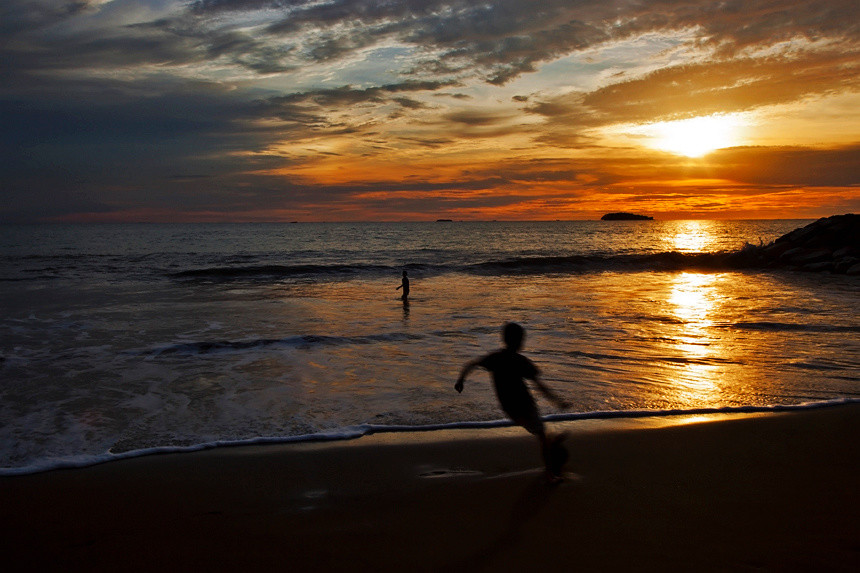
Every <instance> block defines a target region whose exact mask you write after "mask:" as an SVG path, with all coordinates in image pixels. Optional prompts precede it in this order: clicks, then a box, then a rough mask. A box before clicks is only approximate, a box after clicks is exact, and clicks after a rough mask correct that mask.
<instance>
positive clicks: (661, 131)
mask: <svg viewBox="0 0 860 573" xmlns="http://www.w3.org/2000/svg"><path fill="white" fill-rule="evenodd" d="M741 127H742V122H741V120H740V118H739V117H738V116H737V115H710V116H704V117H694V118H691V119H684V120H679V121H661V122H659V123H653V124H650V125H646V126H643V127H642V128H641V129H640V130H638V131H639V133H641V134H642V135H645V136H647V137H649V138H651V141H650V142H649V145H650V146H651V147H654V148H656V149H661V150H663V151H668V152H670V153H675V154H677V155H686V156H687V157H701V156H702V155H705V154H706V153H710V152H711V151H714V150H715V149H722V148H725V147H733V146H736V145H738V144H739V143H740V131H741Z"/></svg>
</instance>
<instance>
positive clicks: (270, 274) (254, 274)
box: [169, 264, 395, 281]
mask: <svg viewBox="0 0 860 573" xmlns="http://www.w3.org/2000/svg"><path fill="white" fill-rule="evenodd" d="M392 270H395V269H394V267H390V266H387V265H370V264H331V265H318V264H304V265H251V266H224V267H209V268H205V269H191V270H186V271H179V272H175V273H171V274H170V275H169V276H171V277H173V278H177V279H202V280H212V281H229V280H243V279H245V280H251V279H258V278H275V279H277V278H293V277H303V276H315V275H355V274H369V273H384V272H391V271H392Z"/></svg>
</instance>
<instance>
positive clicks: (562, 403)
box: [532, 374, 570, 409]
mask: <svg viewBox="0 0 860 573" xmlns="http://www.w3.org/2000/svg"><path fill="white" fill-rule="evenodd" d="M532 380H533V381H534V383H535V386H537V388H538V390H540V391H541V393H542V394H543V395H544V396H546V397H547V398H549V399H550V400H552V401H553V402H555V405H556V406H558V407H559V408H562V409H566V408H568V407H570V403H569V402H568V401H567V400H565V399H564V398H562V397H561V396H559V395H558V394H556V393H555V392H554V391H553V390H552V389H550V387H549V386H547V385H546V384H544V383H543V382H541V379H540V375H538V374H535V377H534V378H532Z"/></svg>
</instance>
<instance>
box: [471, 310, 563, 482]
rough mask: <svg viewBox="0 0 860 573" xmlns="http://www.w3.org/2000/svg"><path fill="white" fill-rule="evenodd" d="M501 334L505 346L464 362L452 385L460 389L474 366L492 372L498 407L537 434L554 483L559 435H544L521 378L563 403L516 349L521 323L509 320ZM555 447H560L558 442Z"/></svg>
mask: <svg viewBox="0 0 860 573" xmlns="http://www.w3.org/2000/svg"><path fill="white" fill-rule="evenodd" d="M502 337H503V339H504V342H505V347H504V348H502V349H501V350H497V351H496V352H492V353H490V354H488V355H486V356H484V357H483V358H477V359H475V360H472V361H471V362H469V363H467V364H466V365H465V366H464V367H463V370H462V372H460V378H459V379H458V380H457V383H456V384H455V385H454V389H455V390H457V392H462V391H463V383H464V382H465V380H466V376H468V375H469V372H471V371H472V370H473V369H474V368H475V367H477V366H481V367H482V368H486V369H487V370H489V371H490V373H491V374H492V376H493V385H494V386H495V388H496V396H497V397H498V399H499V403H500V404H501V406H502V409H503V410H504V411H505V413H506V414H507V415H508V417H510V419H511V420H513V421H514V422H515V423H516V424H519V425H520V426H522V427H523V428H525V429H526V430H528V431H529V433H531V434H533V435H535V436H536V437H537V439H538V441H539V442H540V447H541V457H542V458H543V461H544V465H545V466H546V476H547V479H548V481H549V482H550V483H558V482H559V481H561V480H562V477H561V475H559V474H560V472H561V468H560V467H557V466H558V465H559V464H558V463H556V461H555V460H553V459H552V457H553V455H552V449H553V447H554V445H555V444H558V442H559V439H558V438H550V437H548V436H547V433H546V429H545V428H544V423H543V420H541V418H540V414H538V410H537V405H536V404H535V401H534V399H533V398H532V396H531V394H530V393H529V390H528V388H526V384H525V382H524V380H523V379H524V378H528V379H529V380H533V381H534V383H535V386H537V388H538V390H540V391H541V393H543V394H544V395H545V396H546V397H547V398H549V399H550V400H552V401H553V402H555V403H556V404H558V405H559V407H561V408H566V407H567V403H566V402H565V401H564V400H562V399H561V398H560V397H559V396H558V395H557V394H556V393H555V392H553V391H552V390H550V389H549V388H548V387H547V386H546V385H544V384H543V383H542V382H541V381H540V371H539V370H538V368H537V366H535V365H534V363H532V361H531V360H529V359H528V358H526V357H525V356H523V355H522V354H520V353H519V350H520V348H521V347H522V344H523V338H524V337H525V331H524V330H523V327H522V326H520V325H519V324H515V323H513V322H509V323H507V324H506V325H505V326H504V329H503V331H502ZM555 447H560V444H558V445H556V446H555ZM562 452H563V450H562ZM563 455H564V454H563ZM562 463H563V460H562Z"/></svg>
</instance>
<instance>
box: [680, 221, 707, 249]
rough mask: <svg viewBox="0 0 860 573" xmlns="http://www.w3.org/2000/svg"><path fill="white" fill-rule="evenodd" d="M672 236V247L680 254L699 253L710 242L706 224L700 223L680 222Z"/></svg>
mask: <svg viewBox="0 0 860 573" xmlns="http://www.w3.org/2000/svg"><path fill="white" fill-rule="evenodd" d="M678 225H679V226H678V230H677V232H676V233H675V234H674V235H672V237H671V240H672V247H673V249H674V250H676V251H679V252H681V253H700V252H702V251H704V250H705V247H706V245H707V244H708V243H709V242H710V241H711V234H710V232H709V229H708V224H707V223H706V222H702V221H680V222H679V223H678Z"/></svg>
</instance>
